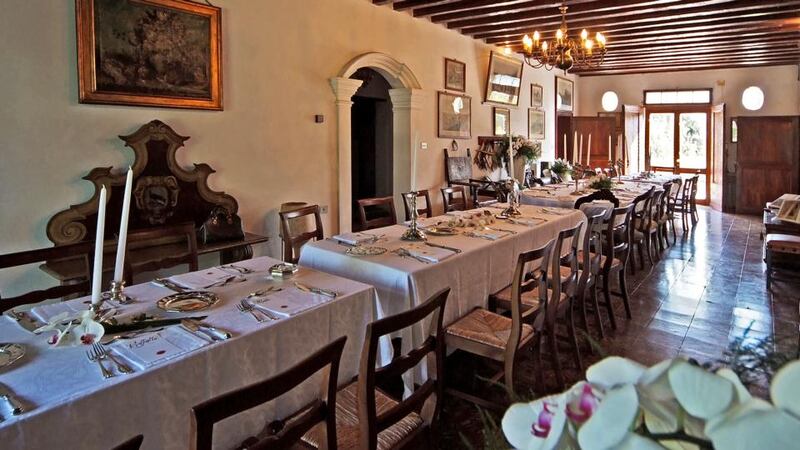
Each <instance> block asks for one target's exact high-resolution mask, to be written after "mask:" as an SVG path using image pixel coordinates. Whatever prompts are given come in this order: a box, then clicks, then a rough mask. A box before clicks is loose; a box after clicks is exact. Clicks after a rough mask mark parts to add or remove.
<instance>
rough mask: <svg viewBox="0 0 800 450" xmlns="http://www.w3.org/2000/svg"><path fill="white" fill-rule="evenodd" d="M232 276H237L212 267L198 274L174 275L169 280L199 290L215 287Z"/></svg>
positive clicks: (197, 272) (199, 271)
mask: <svg viewBox="0 0 800 450" xmlns="http://www.w3.org/2000/svg"><path fill="white" fill-rule="evenodd" d="M232 276H237V275H234V274H232V273H231V272H229V271H226V270H222V269H220V268H218V267H212V268H210V269H203V270H198V271H196V272H189V273H183V274H180V275H174V276H171V277H169V280H170V281H172V282H173V283H175V284H177V285H180V286H183V287H185V288H187V289H192V290H198V289H208V288H210V287H213V286H214V285H215V284H220V283H222V282H224V281H225V280H227V279H228V278H230V277H232Z"/></svg>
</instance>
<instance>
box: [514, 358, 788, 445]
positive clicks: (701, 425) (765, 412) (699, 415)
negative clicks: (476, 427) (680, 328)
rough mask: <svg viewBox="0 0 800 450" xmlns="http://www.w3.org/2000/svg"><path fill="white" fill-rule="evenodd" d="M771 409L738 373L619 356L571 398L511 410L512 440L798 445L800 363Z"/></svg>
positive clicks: (776, 385)
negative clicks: (643, 362) (651, 363)
mask: <svg viewBox="0 0 800 450" xmlns="http://www.w3.org/2000/svg"><path fill="white" fill-rule="evenodd" d="M770 396H771V398H772V403H769V402H767V401H765V400H761V399H759V398H755V397H752V396H751V395H750V393H749V392H748V391H747V389H746V388H745V387H744V385H743V384H742V383H741V381H740V380H739V377H738V376H737V375H736V373H734V372H733V371H732V370H730V369H727V368H723V369H719V370H717V371H715V372H712V371H710V370H708V369H705V368H703V367H700V366H698V365H696V364H693V363H692V362H690V361H687V360H685V359H682V358H675V359H671V360H666V361H662V362H661V363H658V364H656V365H654V366H652V367H649V368H648V367H645V366H643V365H641V364H638V363H636V362H634V361H631V360H629V359H625V358H621V357H618V356H611V357H608V358H606V359H604V360H602V361H600V362H598V363H597V364H595V365H593V366H591V367H590V368H589V369H588V370H587V372H586V381H581V382H579V383H577V384H576V385H574V386H573V387H571V388H570V389H568V390H567V391H566V392H564V393H561V394H557V395H552V396H548V397H544V398H540V399H538V400H536V401H534V402H531V403H517V404H514V405H512V406H511V407H510V408H509V409H508V410H507V411H506V413H505V415H504V416H503V420H502V429H503V433H504V435H505V437H506V439H507V440H508V442H509V443H510V444H511V445H512V446H514V447H515V448H524V449H541V450H548V449H586V450H594V449H611V448H614V449H643V450H649V449H654V450H655V449H665V448H686V449H689V448H693V449H720V450H721V449H725V450H739V449H741V450H744V449H773V448H774V449H778V448H794V447H796V445H797V443H798V442H800V360H795V361H793V362H791V363H789V364H787V365H785V366H783V367H782V368H781V369H780V370H779V371H778V373H777V374H776V375H775V377H774V378H773V380H772V386H771V387H770Z"/></svg>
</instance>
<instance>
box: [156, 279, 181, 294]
mask: <svg viewBox="0 0 800 450" xmlns="http://www.w3.org/2000/svg"><path fill="white" fill-rule="evenodd" d="M153 284H155V285H157V286H161V287H165V288H167V289H169V290H171V291H175V292H186V288H184V287H183V286H178V285H177V284H175V283H173V282H172V281H170V280H168V279H166V278H156V279H155V280H153Z"/></svg>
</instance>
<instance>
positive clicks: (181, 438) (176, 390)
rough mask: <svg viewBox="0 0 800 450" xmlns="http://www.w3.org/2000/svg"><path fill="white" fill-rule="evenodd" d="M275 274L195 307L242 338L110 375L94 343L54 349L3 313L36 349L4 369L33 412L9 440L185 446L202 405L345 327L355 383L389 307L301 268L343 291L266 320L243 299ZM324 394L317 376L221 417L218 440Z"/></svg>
mask: <svg viewBox="0 0 800 450" xmlns="http://www.w3.org/2000/svg"><path fill="white" fill-rule="evenodd" d="M276 262H278V261H276V260H274V259H271V258H257V259H252V260H248V261H243V262H240V263H238V265H241V266H246V267H250V268H253V269H257V270H264V269H266V268H268V267H269V266H271V265H272V264H275V263H276ZM265 274H266V272H258V273H254V274H250V275H246V277H247V280H246V281H244V282H241V283H234V284H231V285H228V286H226V287H222V288H216V289H212V290H213V291H214V292H216V293H217V294H218V295H219V296H220V298H221V300H220V302H219V303H217V304H216V305H214V306H212V307H211V308H209V309H207V310H204V311H199V312H197V313H194V314H192V315H208V318H207V319H206V322H207V323H209V324H211V325H214V326H218V327H221V328H225V329H227V330H229V331H230V332H231V333H232V334H233V338H232V339H229V340H227V341H224V342H219V343H214V344H211V345H209V346H206V347H203V348H202V349H200V350H197V351H194V352H192V353H189V354H187V355H184V356H181V357H179V358H178V359H175V360H172V361H169V362H166V363H163V364H161V365H159V366H156V367H153V368H151V369H149V370H146V371H141V372H137V373H134V374H131V375H117V376H115V377H114V378H111V379H108V380H104V379H103V378H102V376H101V374H100V372H99V369H98V367H97V365H96V364H95V363H91V362H89V361H88V360H87V359H86V357H85V355H84V353H85V351H86V348H85V347H84V348H80V347H73V348H48V345H47V344H46V343H45V336H42V335H40V336H35V335H33V334H31V333H30V332H28V331H25V330H23V329H22V328H20V327H19V326H18V325H17V324H15V323H13V322H12V321H11V320H10V319H9V318H7V317H0V342H18V343H23V344H24V345H25V346H26V347H27V354H26V356H25V357H24V359H22V360H20V361H19V362H18V363H17V364H15V365H14V366H12V367H9V368H7V369H5V370H4V371H0V381H2V383H4V384H5V385H7V386H8V387H9V388H10V389H11V390H12V391H14V392H15V393H16V394H17V396H18V397H19V398H20V399H22V400H23V401H24V403H25V404H26V405H28V411H29V412H27V413H25V414H23V415H21V416H17V417H12V416H10V414H8V413H7V412H6V411H5V410H3V411H2V415H3V416H5V418H6V421H5V422H2V423H0V448H4V449H6V448H8V449H45V448H59V449H82V450H83V449H103V450H106V449H109V448H111V447H113V446H114V445H117V444H119V443H121V442H122V441H124V440H126V439H128V438H131V437H133V436H134V435H137V434H140V433H144V435H145V439H144V446H143V448H146V449H176V450H177V449H180V450H184V449H187V448H190V442H192V443H193V440H194V439H193V437H191V429H190V423H191V422H190V417H191V407H192V406H194V405H196V404H199V403H201V402H202V401H204V400H207V399H209V398H212V397H214V396H217V395H220V394H222V393H225V392H229V391H231V390H234V389H236V388H240V387H242V386H245V385H248V384H251V383H254V382H256V381H260V380H263V379H265V378H267V377H269V376H271V375H274V374H276V373H278V372H280V371H282V370H285V369H287V368H288V367H290V366H292V365H294V364H296V363H297V362H299V361H301V360H303V359H304V358H305V357H307V356H308V355H310V354H311V353H312V352H314V351H316V350H318V349H319V348H321V347H322V346H323V345H325V344H327V343H329V342H331V341H332V340H334V339H336V338H338V337H340V336H343V335H346V336H347V344H346V346H345V350H344V354H343V355H342V361H341V367H340V372H339V380H340V381H341V382H346V381H347V380H349V379H350V378H352V377H353V376H355V375H356V374H357V372H358V363H359V358H360V353H361V347H362V345H363V341H364V331H365V328H366V325H367V324H368V323H369V322H371V321H373V320H374V319H375V318H376V317H377V316H378V315H379V314H378V313H377V312H376V311H375V307H376V303H375V291H374V289H373V288H372V287H370V286H367V285H364V284H361V283H358V282H355V281H351V280H346V279H343V278H340V277H336V276H333V275H329V274H325V273H321V272H318V271H315V270H312V269H308V268H301V269H300V271H299V272H298V273H297V274H295V275H294V276H293V277H292V278H289V279H288V280H289V281H287V282H286V283H289V285H291V281H294V280H302V281H303V282H304V283H307V284H309V285H312V286H317V287H323V288H326V289H332V290H335V291H337V292H339V293H340V295H339V297H338V298H336V299H335V300H331V301H329V302H326V303H324V304H322V305H321V306H318V307H316V308H314V309H310V310H307V311H304V312H302V313H300V314H298V315H296V316H293V317H291V318H288V319H282V320H279V321H275V322H265V323H257V322H256V321H255V320H253V318H252V317H250V316H249V315H243V314H241V313H240V312H239V311H238V310H237V309H236V306H235V305H236V303H237V302H238V300H239V299H241V298H242V297H243V296H245V295H247V294H248V293H250V292H252V291H254V290H256V289H258V288H262V287H265V286H267V285H271V284H277V283H280V281H276V282H269V281H266V280H265ZM126 292H127V293H128V294H129V295H131V296H133V297H135V298H136V299H137V302H141V303H136V304H134V305H130V306H127V307H126V308H131V310H137V309H144V308H147V307H148V306H149V307H152V305H153V303H154V302H155V300H156V299H158V298H160V297H162V296H165V295H168V294H170V293H171V291H169V290H167V289H165V288H161V287H158V286H155V285H153V284H141V285H136V286H132V287H129V288H127V289H126ZM302 295H308V294H302ZM76 301H81V300H76ZM124 311H125V312H126V313H127V312H128V310H127V309H126V310H124ZM163 314H164V315H166V314H168V313H163ZM0 370H2V369H0ZM318 392H319V382H318V380H311V381H309V382H306V383H303V384H302V385H301V386H299V387H298V388H297V389H295V390H293V391H292V392H291V393H290V394H287V395H286V396H283V397H281V398H279V399H277V400H276V401H274V402H271V403H269V404H268V405H267V406H264V407H260V408H256V409H254V410H252V411H250V412H248V413H245V414H242V415H239V416H236V417H235V418H232V419H229V420H226V421H223V422H221V423H220V424H217V426H216V427H215V444H216V447H219V448H231V447H232V446H234V445H237V444H238V443H239V442H240V440H241V439H242V438H244V437H246V436H249V435H252V434H254V433H257V432H258V431H260V429H261V427H262V425H263V424H264V421H265V420H270V419H273V418H281V417H284V416H285V415H287V414H290V413H291V412H294V411H296V410H297V409H298V408H300V407H302V406H303V405H305V404H307V403H308V402H309V401H311V400H312V399H313V398H315V397H316V395H317V393H318Z"/></svg>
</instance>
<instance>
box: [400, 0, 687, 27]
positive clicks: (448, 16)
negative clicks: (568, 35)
mask: <svg viewBox="0 0 800 450" xmlns="http://www.w3.org/2000/svg"><path fill="white" fill-rule="evenodd" d="M596 1H597V0H572V1H566V2H559V1H550V2H542V1H541V0H538V1H530V0H506V1H500V0H460V1H457V2H455V3H452V4H447V5H435V6H428V7H423V8H416V9H414V17H427V16H432V17H431V21H432V22H436V23H438V22H446V21H450V20H456V19H459V18H465V17H474V16H479V15H483V14H498V13H500V14H505V13H507V12H516V11H538V10H547V9H553V8H555V9H556V10H558V7H559V6H561V5H562V4H566V5H567V6H569V7H570V8H572V7H574V6H576V5H580V4H584V3H593V2H596ZM662 1H672V0H662Z"/></svg>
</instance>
